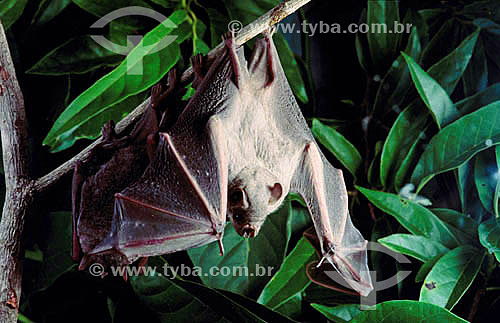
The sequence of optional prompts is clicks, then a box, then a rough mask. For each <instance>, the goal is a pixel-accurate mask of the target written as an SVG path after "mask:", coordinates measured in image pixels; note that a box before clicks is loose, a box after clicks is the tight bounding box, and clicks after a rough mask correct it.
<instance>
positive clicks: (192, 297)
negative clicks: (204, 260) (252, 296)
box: [131, 275, 290, 323]
mask: <svg viewBox="0 0 500 323" xmlns="http://www.w3.org/2000/svg"><path fill="white" fill-rule="evenodd" d="M131 285H132V288H133V289H134V292H135V293H136V294H137V295H138V296H139V299H140V300H141V301H142V302H143V303H144V304H146V305H147V306H148V307H149V308H151V309H152V310H153V311H154V312H155V314H156V316H157V317H158V319H159V320H160V322H181V321H182V322H184V321H189V322H193V323H195V322H235V321H236V322H239V321H244V322H266V321H273V320H282V321H283V322H290V320H287V319H286V318H285V317H283V316H281V315H279V314H278V313H276V312H272V311H270V310H268V309H266V308H264V307H263V306H261V305H259V304H257V303H254V304H253V307H256V308H258V309H259V312H260V313H258V314H257V313H255V312H253V311H250V310H249V309H247V308H248V307H249V306H244V305H240V304H239V303H238V302H237V301H235V300H234V299H235V298H236V297H238V296H239V295H234V297H228V296H225V295H224V294H223V293H221V292H218V291H216V290H214V289H210V288H207V287H205V286H203V285H200V284H197V283H193V282H188V281H183V280H179V279H168V278H166V277H165V276H159V275H156V276H149V277H146V276H134V277H132V278H131ZM246 301H249V300H246ZM263 313H265V314H263Z"/></svg>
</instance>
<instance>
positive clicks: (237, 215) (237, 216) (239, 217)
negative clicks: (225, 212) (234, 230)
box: [233, 213, 243, 222]
mask: <svg viewBox="0 0 500 323" xmlns="http://www.w3.org/2000/svg"><path fill="white" fill-rule="evenodd" d="M233 219H234V220H235V221H236V222H240V221H242V220H243V213H235V214H233Z"/></svg>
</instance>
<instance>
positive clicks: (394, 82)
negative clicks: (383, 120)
mask: <svg viewBox="0 0 500 323" xmlns="http://www.w3.org/2000/svg"><path fill="white" fill-rule="evenodd" d="M405 52H406V53H408V55H410V56H411V57H413V58H414V59H415V60H417V61H418V60H419V58H420V54H421V53H422V46H421V44H420V39H419V37H418V31H417V28H416V27H413V28H412V31H411V34H410V38H409V39H408V44H407V45H406V49H405ZM410 82H411V78H410V72H409V70H408V66H407V65H406V64H405V63H404V58H403V56H402V55H400V56H399V57H398V58H397V59H396V60H395V61H394V62H393V63H392V65H391V68H390V69H389V71H388V72H387V74H386V75H385V77H384V79H383V80H382V83H381V84H380V86H379V88H378V91H377V96H376V98H375V103H374V104H373V111H374V112H373V113H374V114H378V113H383V112H387V111H384V110H382V111H381V109H385V110H387V109H393V110H398V109H400V105H401V104H403V101H404V100H405V99H406V97H405V95H406V93H408V90H409V89H410V85H411V84H410Z"/></svg>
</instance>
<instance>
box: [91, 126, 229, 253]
mask: <svg viewBox="0 0 500 323" xmlns="http://www.w3.org/2000/svg"><path fill="white" fill-rule="evenodd" d="M220 131H221V129H220V126H219V125H218V123H217V122H216V121H213V120H211V121H209V122H208V126H207V129H206V131H204V130H201V131H199V133H189V134H184V135H179V136H170V135H168V134H166V133H161V134H160V142H159V146H158V149H157V151H156V153H155V156H154V159H153V160H152V161H151V164H150V165H149V166H148V168H147V169H146V171H145V173H144V175H143V176H142V177H141V179H139V180H138V181H137V182H136V183H135V184H133V185H131V186H130V187H128V188H127V189H125V190H123V191H122V192H120V193H119V194H116V197H115V211H114V218H113V223H112V230H111V232H110V234H109V235H108V237H107V238H106V239H105V240H103V241H102V243H100V244H99V245H98V246H97V247H96V248H95V249H94V250H93V251H92V252H91V253H106V252H119V253H121V254H123V255H125V256H126V257H127V258H128V259H129V260H132V259H134V258H137V257H144V256H153V255H159V254H166V253H171V252H175V251H180V250H185V249H188V248H193V247H197V246H201V245H204V244H206V243H209V242H212V241H216V240H218V241H219V243H220V246H221V252H222V244H221V242H220V241H221V239H222V234H223V230H224V224H225V221H226V208H227V206H226V203H227V192H226V191H227V162H226V152H225V146H224V145H221V141H220V140H219V139H220V138H219V137H220V136H221V133H220Z"/></svg>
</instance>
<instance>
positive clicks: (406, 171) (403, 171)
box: [394, 130, 425, 192]
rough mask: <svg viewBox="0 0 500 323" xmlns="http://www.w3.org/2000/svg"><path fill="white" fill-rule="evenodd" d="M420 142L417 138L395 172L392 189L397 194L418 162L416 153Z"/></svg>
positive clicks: (419, 138)
mask: <svg viewBox="0 0 500 323" xmlns="http://www.w3.org/2000/svg"><path fill="white" fill-rule="evenodd" d="M424 132H425V130H424ZM421 140H422V138H421V137H418V138H417V140H415V142H414V143H413V145H412V146H411V147H410V150H409V151H408V154H407V155H406V156H405V157H404V159H403V161H402V162H401V166H400V167H399V169H398V171H397V172H396V175H395V176H394V189H395V190H396V191H398V192H399V191H400V190H401V188H402V187H403V186H405V184H406V183H408V182H409V177H410V176H411V171H412V169H413V168H412V167H414V166H415V164H416V163H417V161H418V153H419V152H420V150H419V145H420V143H421Z"/></svg>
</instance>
